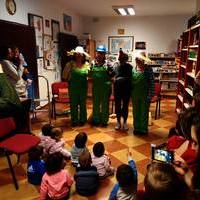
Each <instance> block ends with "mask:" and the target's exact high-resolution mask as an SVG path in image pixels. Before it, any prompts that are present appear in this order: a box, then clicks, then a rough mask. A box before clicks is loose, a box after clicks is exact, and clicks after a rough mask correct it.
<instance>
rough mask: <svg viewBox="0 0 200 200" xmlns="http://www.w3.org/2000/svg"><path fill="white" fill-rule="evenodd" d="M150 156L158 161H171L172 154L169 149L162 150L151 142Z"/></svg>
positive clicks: (172, 158)
mask: <svg viewBox="0 0 200 200" xmlns="http://www.w3.org/2000/svg"><path fill="white" fill-rule="evenodd" d="M151 158H152V160H157V161H160V162H167V163H172V162H173V160H174V154H173V152H171V151H167V150H164V149H162V148H160V147H156V145H154V144H151Z"/></svg>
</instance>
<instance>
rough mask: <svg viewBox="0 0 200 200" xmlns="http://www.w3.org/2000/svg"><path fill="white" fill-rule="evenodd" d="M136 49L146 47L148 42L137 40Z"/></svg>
mask: <svg viewBox="0 0 200 200" xmlns="http://www.w3.org/2000/svg"><path fill="white" fill-rule="evenodd" d="M135 49H143V50H145V49H146V42H135Z"/></svg>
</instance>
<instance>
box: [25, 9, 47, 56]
mask: <svg viewBox="0 0 200 200" xmlns="http://www.w3.org/2000/svg"><path fill="white" fill-rule="evenodd" d="M28 23H29V25H30V26H33V27H34V29H35V37H36V56H37V58H41V57H43V44H44V43H43V42H44V41H43V33H44V29H43V17H42V16H39V15H35V14H31V13H28Z"/></svg>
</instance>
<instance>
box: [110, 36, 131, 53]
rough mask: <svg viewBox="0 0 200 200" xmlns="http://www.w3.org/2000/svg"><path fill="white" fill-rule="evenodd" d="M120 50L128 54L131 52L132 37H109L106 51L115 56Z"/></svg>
mask: <svg viewBox="0 0 200 200" xmlns="http://www.w3.org/2000/svg"><path fill="white" fill-rule="evenodd" d="M120 48H121V49H122V50H123V51H124V52H126V53H129V52H130V51H132V50H133V36H109V37H108V51H109V53H111V54H117V53H118V52H119V50H120Z"/></svg>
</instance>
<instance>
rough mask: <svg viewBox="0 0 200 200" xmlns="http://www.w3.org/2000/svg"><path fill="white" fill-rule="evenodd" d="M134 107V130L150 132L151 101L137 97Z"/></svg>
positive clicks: (133, 103) (134, 100)
mask: <svg viewBox="0 0 200 200" xmlns="http://www.w3.org/2000/svg"><path fill="white" fill-rule="evenodd" d="M132 105H133V120H134V121H133V123H134V130H135V131H140V132H143V133H147V132H148V118H149V105H150V104H149V100H148V99H147V98H139V97H135V98H134V99H133V102H132Z"/></svg>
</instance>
